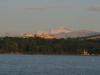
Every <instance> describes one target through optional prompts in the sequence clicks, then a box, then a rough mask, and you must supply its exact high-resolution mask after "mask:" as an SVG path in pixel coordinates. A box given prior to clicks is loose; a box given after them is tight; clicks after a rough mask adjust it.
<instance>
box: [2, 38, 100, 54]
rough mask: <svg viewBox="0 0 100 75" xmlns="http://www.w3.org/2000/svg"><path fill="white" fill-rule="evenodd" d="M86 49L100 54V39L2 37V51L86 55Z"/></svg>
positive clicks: (90, 52) (88, 51)
mask: <svg viewBox="0 0 100 75" xmlns="http://www.w3.org/2000/svg"><path fill="white" fill-rule="evenodd" d="M84 51H86V52H87V53H88V54H90V55H92V54H94V55H99V54H100V39H99V38H98V39H86V38H85V39H83V38H68V39H43V38H37V37H36V38H22V37H1V38H0V53H15V54H16V53H18V54H65V55H69V54H73V55H84Z"/></svg>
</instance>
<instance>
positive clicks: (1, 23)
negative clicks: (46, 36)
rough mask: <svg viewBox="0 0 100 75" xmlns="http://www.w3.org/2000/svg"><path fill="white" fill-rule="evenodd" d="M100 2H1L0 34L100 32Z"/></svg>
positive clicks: (23, 0) (54, 0)
mask: <svg viewBox="0 0 100 75" xmlns="http://www.w3.org/2000/svg"><path fill="white" fill-rule="evenodd" d="M99 24H100V0H0V33H6V32H9V33H10V32H17V33H24V32H33V33H35V32H37V31H46V30H49V29H54V28H60V27H65V28H71V29H73V30H80V29H89V30H96V31H100V25H99Z"/></svg>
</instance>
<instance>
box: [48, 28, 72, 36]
mask: <svg viewBox="0 0 100 75" xmlns="http://www.w3.org/2000/svg"><path fill="white" fill-rule="evenodd" d="M69 32H72V31H71V30H70V29H68V28H64V27H60V28H57V29H51V30H50V33H51V34H59V33H69Z"/></svg>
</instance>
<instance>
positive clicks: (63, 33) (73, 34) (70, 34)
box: [49, 28, 100, 39]
mask: <svg viewBox="0 0 100 75" xmlns="http://www.w3.org/2000/svg"><path fill="white" fill-rule="evenodd" d="M53 31H54V33H53V32H52V31H51V32H49V33H50V34H52V35H53V36H55V37H56V38H57V39H60V38H77V37H87V36H93V35H98V34H100V32H96V31H91V30H77V31H71V30H70V29H66V28H62V29H61V28H60V29H58V30H53ZM56 31H57V32H56Z"/></svg>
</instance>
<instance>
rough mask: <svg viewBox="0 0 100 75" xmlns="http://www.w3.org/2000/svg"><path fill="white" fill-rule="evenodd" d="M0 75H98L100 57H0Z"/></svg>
mask: <svg viewBox="0 0 100 75" xmlns="http://www.w3.org/2000/svg"><path fill="white" fill-rule="evenodd" d="M0 75H100V57H99V56H59V55H56V56H54V55H0Z"/></svg>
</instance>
